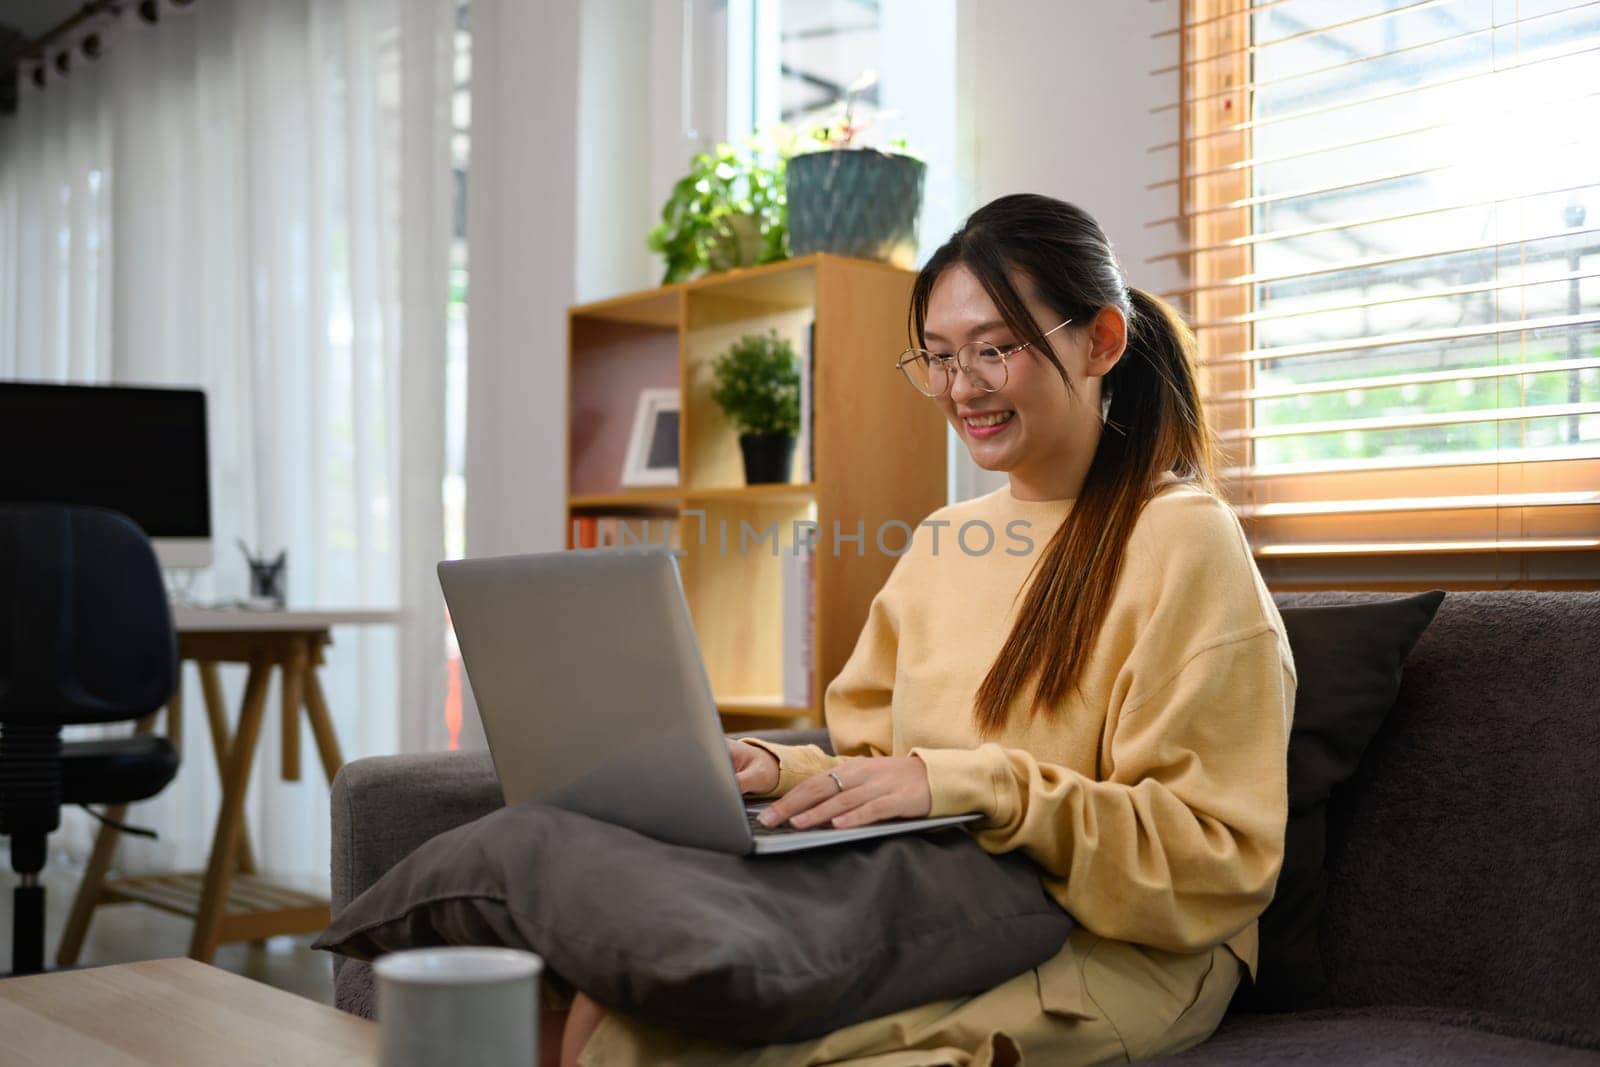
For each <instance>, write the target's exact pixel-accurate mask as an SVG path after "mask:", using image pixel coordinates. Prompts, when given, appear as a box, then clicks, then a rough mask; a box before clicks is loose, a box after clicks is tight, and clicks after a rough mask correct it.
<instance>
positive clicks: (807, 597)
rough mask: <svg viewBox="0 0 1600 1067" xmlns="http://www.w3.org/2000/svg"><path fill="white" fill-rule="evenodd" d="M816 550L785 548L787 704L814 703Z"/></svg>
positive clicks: (785, 679)
mask: <svg viewBox="0 0 1600 1067" xmlns="http://www.w3.org/2000/svg"><path fill="white" fill-rule="evenodd" d="M815 577H816V552H815V550H814V549H813V548H811V547H810V546H798V547H791V548H786V549H784V551H783V703H784V704H785V706H787V707H805V708H809V707H811V706H812V700H813V699H814V697H815V695H816V694H815V693H814V692H813V691H812V688H813V683H812V679H813V676H814V675H815V674H816V671H815V669H814V666H815V661H814V659H813V656H814V648H815V636H814V635H815V630H816V613H817V601H816V582H815Z"/></svg>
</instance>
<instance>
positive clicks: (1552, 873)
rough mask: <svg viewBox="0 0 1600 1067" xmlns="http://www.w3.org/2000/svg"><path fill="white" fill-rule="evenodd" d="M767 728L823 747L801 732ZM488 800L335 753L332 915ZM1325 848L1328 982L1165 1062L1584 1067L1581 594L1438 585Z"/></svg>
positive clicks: (407, 761) (1597, 797) (1589, 707)
mask: <svg viewBox="0 0 1600 1067" xmlns="http://www.w3.org/2000/svg"><path fill="white" fill-rule="evenodd" d="M1385 596H1386V594H1379V593H1360V592H1320V593H1295V594H1278V595H1277V597H1276V599H1277V602H1278V604H1279V605H1280V607H1290V606H1307V605H1320V604H1341V603H1357V602H1363V601H1368V600H1373V599H1382V598H1384V597H1385ZM770 736H774V737H777V738H780V739H791V738H796V737H799V738H804V739H805V740H818V741H820V742H821V743H823V744H826V736H825V733H822V732H820V731H819V732H816V733H815V734H785V733H781V732H775V733H773V734H771V735H770ZM500 804H501V797H500V791H499V786H498V783H497V782H496V780H495V776H494V771H493V767H492V766H491V764H490V762H489V759H488V757H487V755H484V754H460V753H456V754H445V755H427V756H399V757H386V758H379V759H366V760H358V761H355V762H353V763H350V764H348V765H346V766H345V768H344V769H343V770H342V771H341V772H340V774H339V776H338V779H337V780H336V781H335V782H334V786H333V898H334V899H333V905H334V910H335V912H337V911H338V909H339V908H341V907H342V906H343V905H344V904H345V903H346V902H348V901H349V900H351V899H352V898H353V897H354V896H355V895H356V894H358V893H360V892H361V891H362V890H363V889H365V888H366V887H367V886H368V885H370V884H372V883H373V882H374V881H375V880H376V879H377V878H378V877H379V876H380V875H382V874H383V873H384V872H385V871H386V870H388V869H389V868H390V867H391V866H393V865H394V864H395V863H396V862H398V861H399V860H400V859H401V858H402V857H404V856H405V855H406V854H407V853H409V852H410V851H411V850H412V849H413V848H415V847H416V846H418V845H420V844H421V843H422V842H424V841H426V840H427V839H428V838H430V837H432V836H433V835H435V834H437V833H440V832H442V831H444V830H446V829H449V828H451V827H454V826H458V825H460V824H462V823H465V822H467V821H469V820H471V819H475V818H477V817H479V816H481V815H483V814H485V813H487V812H489V811H491V810H493V809H494V808H496V807H498V806H499V805H500ZM1328 864H1329V870H1330V879H1331V882H1330V888H1329V892H1328V899H1327V903H1326V909H1325V912H1324V915H1323V924H1322V928H1321V930H1320V941H1321V947H1322V952H1323V955H1324V962H1325V965H1326V967H1327V969H1328V974H1329V981H1328V984H1327V986H1326V987H1325V988H1324V989H1323V991H1322V992H1321V993H1320V994H1319V995H1317V996H1316V997H1315V998H1313V999H1310V1000H1308V1001H1306V1002H1305V1003H1303V1004H1301V1005H1299V1006H1298V1008H1299V1010H1296V1011H1293V1012H1288V1013H1282V1014H1270V1015H1266V1014H1263V1015H1255V1014H1250V1013H1246V1012H1243V1011H1235V1012H1230V1014H1229V1015H1228V1016H1227V1017H1226V1018H1225V1019H1224V1020H1223V1023H1222V1026H1221V1027H1220V1028H1219V1029H1218V1031H1217V1033H1216V1034H1215V1035H1214V1036H1213V1037H1212V1038H1211V1040H1209V1041H1207V1042H1206V1043H1204V1044H1202V1045H1200V1046H1199V1047H1197V1048H1194V1049H1191V1050H1189V1051H1188V1052H1187V1053H1185V1054H1184V1055H1182V1056H1180V1057H1177V1058H1178V1059H1179V1060H1182V1061H1184V1062H1186V1063H1193V1064H1232V1063H1240V1064H1243V1063H1261V1062H1278V1061H1284V1060H1305V1061H1310V1062H1319V1063H1374V1062H1382V1063H1464V1062H1468V1063H1480V1062H1481V1063H1533V1062H1537V1063H1567V1062H1572V1063H1586V1064H1597V1063H1600V592H1573V593H1534V592H1525V591H1495V592H1464V593H1452V594H1450V595H1449V596H1447V597H1446V598H1445V600H1444V603H1443V604H1442V605H1441V607H1440V610H1439V614H1438V616H1437V617H1436V618H1435V619H1434V621H1433V624H1432V625H1431V626H1430V627H1429V629H1428V630H1427V631H1426V632H1425V633H1424V634H1423V636H1422V639H1421V641H1420V642H1419V643H1418V644H1417V646H1416V648H1415V650H1414V651H1413V652H1412V654H1411V657H1410V659H1409V660H1408V661H1407V664H1406V668H1405V674H1404V678H1403V683H1402V686H1401V690H1400V695H1399V699H1398V701H1397V703H1396V705H1395V707H1394V710H1393V711H1392V712H1391V713H1390V715H1389V717H1388V719H1387V720H1386V722H1385V724H1384V726H1383V728H1382V730H1381V731H1380V732H1379V734H1378V735H1377V737H1376V738H1375V739H1374V741H1373V743H1372V745H1371V747H1370V748H1369V749H1368V751H1367V754H1366V756H1365V758H1364V759H1363V761H1362V764H1361V768H1360V770H1359V771H1358V772H1357V774H1356V777H1355V778H1354V779H1353V780H1352V781H1351V782H1350V783H1348V785H1347V786H1346V787H1344V788H1343V789H1342V790H1341V791H1337V792H1335V794H1334V797H1333V801H1332V803H1331V804H1330V811H1329V841H1328ZM335 997H336V1002H337V1004H338V1005H339V1006H340V1007H341V1008H343V1009H345V1010H346V1011H352V1012H355V1013H357V1014H362V1015H370V1014H371V1013H372V979H371V972H370V970H369V969H368V968H367V966H366V965H365V964H361V963H357V962H355V961H350V960H342V959H341V960H338V961H337V962H336V964H335Z"/></svg>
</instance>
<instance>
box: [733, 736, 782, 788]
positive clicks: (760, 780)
mask: <svg viewBox="0 0 1600 1067" xmlns="http://www.w3.org/2000/svg"><path fill="white" fill-rule="evenodd" d="M728 755H729V756H730V757H731V758H732V759H733V774H734V777H735V778H737V779H738V781H739V792H740V793H743V794H744V795H746V796H750V795H760V794H762V793H770V792H772V791H773V790H774V789H776V788H778V760H777V757H775V756H773V754H772V753H770V752H768V751H767V750H766V749H764V748H761V747H759V746H757V745H752V744H750V743H749V742H748V741H734V740H729V741H728Z"/></svg>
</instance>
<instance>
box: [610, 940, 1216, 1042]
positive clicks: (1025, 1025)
mask: <svg viewBox="0 0 1600 1067" xmlns="http://www.w3.org/2000/svg"><path fill="white" fill-rule="evenodd" d="M1243 973H1244V966H1243V964H1241V963H1240V962H1239V960H1238V958H1237V957H1235V956H1234V954H1233V953H1232V952H1231V951H1230V950H1229V949H1228V948H1227V947H1225V946H1223V945H1218V946H1216V947H1215V948H1213V949H1210V950H1208V951H1206V952H1200V953H1197V954H1193V955H1183V954H1178V953H1172V952H1162V951H1160V950H1158V949H1153V948H1147V947H1145V946H1142V945H1134V944H1130V943H1128V942H1126V941H1112V940H1108V939H1106V938H1102V937H1099V936H1097V935H1095V934H1091V933H1089V932H1088V931H1087V930H1084V929H1083V928H1082V927H1078V928H1076V929H1074V930H1073V932H1072V934H1071V936H1070V937H1069V938H1068V940H1067V943H1066V945H1064V946H1063V947H1062V949H1061V951H1060V952H1059V953H1057V954H1056V955H1055V956H1054V957H1053V958H1052V959H1049V960H1047V961H1045V962H1044V963H1042V964H1040V965H1039V966H1038V967H1036V968H1034V969H1033V970H1031V971H1026V972H1024V973H1022V974H1019V975H1017V976H1016V977H1015V978H1012V979H1010V980H1009V981H1006V982H1003V983H1001V984H1000V985H998V986H996V987H995V988H993V989H991V990H989V991H987V992H985V993H980V994H978V995H977V996H971V997H957V998H954V999H950V1000H940V1001H934V1002H933V1003H931V1004H924V1005H921V1006H920V1007H916V1008H909V1009H907V1010H905V1011H900V1012H895V1013H894V1014H892V1015H885V1016H881V1017H879V1018H876V1019H868V1020H866V1021H865V1022H860V1023H856V1024H854V1025H852V1026H847V1027H844V1028H842V1029H839V1030H835V1031H833V1032H832V1033H829V1034H824V1035H823V1036H822V1037H818V1038H813V1039H811V1040H808V1041H797V1042H793V1043H791V1044H784V1045H768V1046H765V1047H761V1048H752V1047H749V1046H746V1045H736V1044H731V1043H727V1042H720V1041H710V1040H707V1039H704V1038H698V1037H691V1036H689V1035H686V1034H682V1033H679V1032H677V1031H674V1030H671V1029H668V1028H665V1027H660V1026H655V1025H652V1024H648V1023H643V1022H640V1021H638V1020H636V1019H632V1018H629V1017H628V1016H625V1015H622V1014H620V1013H617V1012H607V1013H606V1015H605V1017H604V1019H603V1020H602V1021H601V1023H600V1026H599V1028H598V1029H597V1030H596V1031H595V1032H594V1035H593V1036H592V1037H590V1039H589V1042H588V1043H587V1044H586V1045H585V1046H584V1048H583V1052H582V1054H581V1056H580V1057H579V1059H578V1063H579V1065H580V1067H628V1065H632V1064H673V1065H684V1067H699V1065H701V1064H706V1065H711V1064H718V1065H721V1064H737V1065H741V1067H813V1065H821V1064H849V1065H853V1067H869V1065H870V1067H935V1065H944V1067H1000V1065H1009V1064H1019V1063H1027V1064H1041V1065H1042V1064H1048V1065H1051V1067H1056V1065H1070V1064H1092V1063H1125V1062H1131V1061H1137V1060H1146V1059H1153V1058H1155V1057H1158V1056H1165V1055H1172V1054H1174V1053H1177V1052H1181V1051H1182V1050H1184V1049H1186V1048H1190V1047H1192V1046H1194V1045H1198V1044H1199V1043H1200V1042H1202V1041H1204V1040H1205V1039H1206V1038H1208V1037H1210V1036H1211V1034H1212V1032H1213V1031H1214V1030H1216V1028H1217V1024H1218V1023H1219V1022H1221V1021H1222V1014H1223V1012H1224V1011H1226V1010H1227V1007H1228V1002H1229V1001H1230V1000H1231V999H1232V997H1233V992H1234V989H1235V987H1237V986H1238V984H1239V979H1240V976H1241V975H1242V974H1243Z"/></svg>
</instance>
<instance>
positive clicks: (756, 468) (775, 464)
mask: <svg viewBox="0 0 1600 1067" xmlns="http://www.w3.org/2000/svg"><path fill="white" fill-rule="evenodd" d="M739 451H741V452H743V453H744V481H745V484H746V485H771V484H772V483H774V482H786V481H788V480H789V468H790V467H792V466H793V465H794V435H793V434H787V433H742V434H740V435H739Z"/></svg>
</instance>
